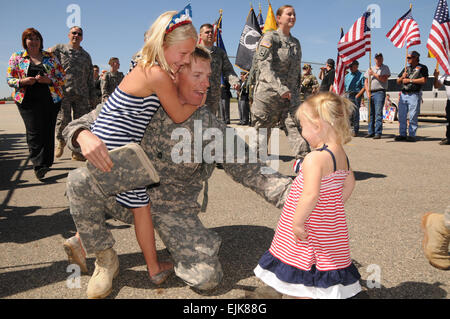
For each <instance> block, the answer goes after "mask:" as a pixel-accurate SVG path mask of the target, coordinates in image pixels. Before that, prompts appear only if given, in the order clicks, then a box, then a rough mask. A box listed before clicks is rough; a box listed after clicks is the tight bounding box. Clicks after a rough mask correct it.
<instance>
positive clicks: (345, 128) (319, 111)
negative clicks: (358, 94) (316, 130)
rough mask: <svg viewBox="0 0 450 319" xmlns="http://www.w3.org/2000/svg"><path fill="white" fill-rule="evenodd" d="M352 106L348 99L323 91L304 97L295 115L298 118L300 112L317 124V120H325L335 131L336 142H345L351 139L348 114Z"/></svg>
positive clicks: (349, 114) (352, 108) (350, 113)
mask: <svg viewBox="0 0 450 319" xmlns="http://www.w3.org/2000/svg"><path fill="white" fill-rule="evenodd" d="M354 108H355V106H354V104H353V103H352V102H351V101H350V100H349V99H347V98H344V97H340V96H339V95H337V94H334V93H331V92H323V93H319V94H317V95H313V96H310V97H309V98H308V99H306V101H305V102H304V103H303V104H302V105H301V107H299V108H298V110H297V112H296V114H295V116H296V118H297V119H299V116H300V114H303V115H305V117H306V118H307V119H308V120H309V121H311V122H312V123H314V124H317V122H318V121H319V120H322V121H325V122H327V123H328V124H330V126H331V127H332V129H333V130H334V131H335V132H336V136H337V137H338V142H339V143H341V144H346V143H348V142H349V141H350V140H351V139H352V138H351V135H350V116H351V115H352V112H353V110H354Z"/></svg>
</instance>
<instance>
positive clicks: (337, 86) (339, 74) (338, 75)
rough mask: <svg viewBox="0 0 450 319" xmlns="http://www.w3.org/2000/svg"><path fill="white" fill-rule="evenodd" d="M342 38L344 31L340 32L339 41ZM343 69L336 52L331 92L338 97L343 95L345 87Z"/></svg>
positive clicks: (344, 67) (343, 66)
mask: <svg viewBox="0 0 450 319" xmlns="http://www.w3.org/2000/svg"><path fill="white" fill-rule="evenodd" d="M341 30H342V29H341ZM343 37H344V31H341V38H340V39H342V38H343ZM345 69H346V66H345V65H344V63H342V59H341V57H340V54H339V52H338V55H337V59H336V71H335V74H334V83H333V92H334V93H336V94H338V95H342V94H344V93H345V87H344V83H345V81H344V77H345Z"/></svg>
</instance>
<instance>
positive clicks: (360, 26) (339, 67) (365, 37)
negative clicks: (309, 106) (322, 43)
mask: <svg viewBox="0 0 450 319" xmlns="http://www.w3.org/2000/svg"><path fill="white" fill-rule="evenodd" d="M369 17H370V11H367V12H365V13H364V14H363V15H362V16H361V17H360V18H359V19H358V20H356V22H355V23H354V24H353V25H352V27H351V28H350V30H349V31H348V32H347V33H346V34H345V35H344V36H342V37H341V39H340V40H339V42H338V61H337V64H336V73H335V76H334V83H333V90H334V92H335V93H336V94H339V95H342V94H343V93H344V81H345V79H344V78H345V69H346V67H347V66H348V65H349V64H351V63H352V62H353V61H355V60H358V59H359V58H361V57H363V56H364V55H365V54H366V52H370V50H371V35H370V28H369V26H368V23H369Z"/></svg>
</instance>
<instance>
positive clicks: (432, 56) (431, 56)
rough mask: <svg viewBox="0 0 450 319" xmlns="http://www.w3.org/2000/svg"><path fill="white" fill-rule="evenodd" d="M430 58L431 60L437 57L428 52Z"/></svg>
mask: <svg viewBox="0 0 450 319" xmlns="http://www.w3.org/2000/svg"><path fill="white" fill-rule="evenodd" d="M428 57H429V58H435V56H434V55H433V53H431V51H430V50H428Z"/></svg>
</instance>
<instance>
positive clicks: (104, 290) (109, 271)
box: [86, 248, 119, 299]
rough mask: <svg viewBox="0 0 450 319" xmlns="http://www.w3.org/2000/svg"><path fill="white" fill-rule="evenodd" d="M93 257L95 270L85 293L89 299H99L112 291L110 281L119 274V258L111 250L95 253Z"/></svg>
mask: <svg viewBox="0 0 450 319" xmlns="http://www.w3.org/2000/svg"><path fill="white" fill-rule="evenodd" d="M95 255H96V257H97V260H96V261H95V270H94V274H93V275H92V277H91V279H90V280H89V283H88V288H87V291H86V292H87V296H88V298H90V299H101V298H105V297H106V296H108V295H109V294H110V293H111V291H112V281H113V279H114V278H115V277H116V276H117V275H118V274H119V258H118V257H117V254H116V252H115V251H114V249H112V248H109V249H106V250H102V251H99V252H96V253H95Z"/></svg>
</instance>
